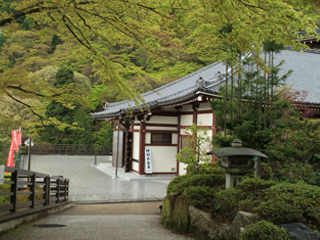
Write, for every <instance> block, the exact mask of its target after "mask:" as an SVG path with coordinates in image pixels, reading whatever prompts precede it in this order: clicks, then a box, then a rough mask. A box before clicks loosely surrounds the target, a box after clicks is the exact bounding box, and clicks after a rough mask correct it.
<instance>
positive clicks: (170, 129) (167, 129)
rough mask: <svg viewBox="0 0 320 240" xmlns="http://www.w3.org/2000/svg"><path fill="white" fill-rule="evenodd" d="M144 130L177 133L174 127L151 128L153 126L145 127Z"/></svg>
mask: <svg viewBox="0 0 320 240" xmlns="http://www.w3.org/2000/svg"><path fill="white" fill-rule="evenodd" d="M146 130H165V131H177V128H176V127H153V126H148V125H147V126H146Z"/></svg>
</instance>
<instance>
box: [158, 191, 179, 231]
mask: <svg viewBox="0 0 320 240" xmlns="http://www.w3.org/2000/svg"><path fill="white" fill-rule="evenodd" d="M177 196H178V194H176V193H171V194H170V195H169V196H166V197H165V198H164V200H163V205H162V212H161V222H162V223H163V224H164V225H165V226H166V227H170V228H172V227H173V226H174V223H173V209H174V203H175V200H176V198H177Z"/></svg>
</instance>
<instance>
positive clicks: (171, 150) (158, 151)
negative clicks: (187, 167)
mask: <svg viewBox="0 0 320 240" xmlns="http://www.w3.org/2000/svg"><path fill="white" fill-rule="evenodd" d="M150 148H151V164H152V172H168V173H170V172H176V171H177V160H176V155H177V147H175V146H173V147H168V146H150ZM172 168H174V170H172Z"/></svg>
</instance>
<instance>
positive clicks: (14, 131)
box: [11, 130, 19, 152]
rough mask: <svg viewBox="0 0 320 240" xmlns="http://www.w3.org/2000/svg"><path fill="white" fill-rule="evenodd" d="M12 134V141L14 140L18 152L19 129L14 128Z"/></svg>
mask: <svg viewBox="0 0 320 240" xmlns="http://www.w3.org/2000/svg"><path fill="white" fill-rule="evenodd" d="M11 135H12V141H13V142H14V148H15V149H16V152H18V150H19V147H18V131H17V130H12V131H11Z"/></svg>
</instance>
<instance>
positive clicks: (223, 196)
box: [212, 179, 276, 221]
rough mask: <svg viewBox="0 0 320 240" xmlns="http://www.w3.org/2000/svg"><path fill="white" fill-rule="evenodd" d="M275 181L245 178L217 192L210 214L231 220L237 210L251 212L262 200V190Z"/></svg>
mask: <svg viewBox="0 0 320 240" xmlns="http://www.w3.org/2000/svg"><path fill="white" fill-rule="evenodd" d="M275 184H276V183H275V182H273V181H265V180H262V179H247V180H245V181H244V182H242V183H240V184H237V185H236V187H235V188H228V189H226V190H224V191H220V192H219V193H217V195H216V198H215V199H214V201H215V207H214V209H213V211H212V215H213V216H216V217H217V218H219V219H221V220H223V221H232V220H233V218H234V217H235V216H236V214H237V213H238V212H239V211H247V212H253V209H254V207H255V206H257V205H259V204H260V202H261V201H263V197H264V195H263V190H264V189H267V188H269V187H271V186H273V185H275Z"/></svg>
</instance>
